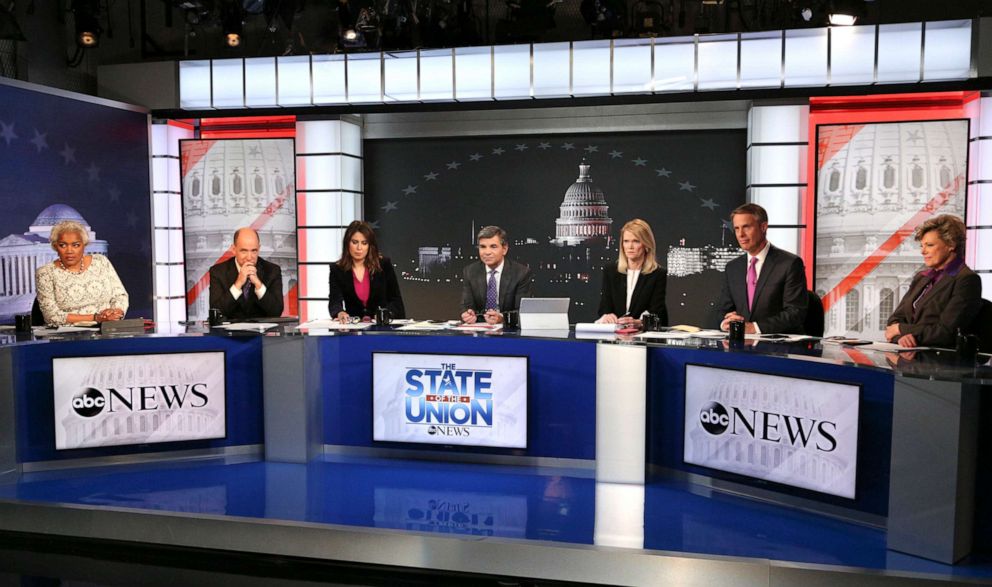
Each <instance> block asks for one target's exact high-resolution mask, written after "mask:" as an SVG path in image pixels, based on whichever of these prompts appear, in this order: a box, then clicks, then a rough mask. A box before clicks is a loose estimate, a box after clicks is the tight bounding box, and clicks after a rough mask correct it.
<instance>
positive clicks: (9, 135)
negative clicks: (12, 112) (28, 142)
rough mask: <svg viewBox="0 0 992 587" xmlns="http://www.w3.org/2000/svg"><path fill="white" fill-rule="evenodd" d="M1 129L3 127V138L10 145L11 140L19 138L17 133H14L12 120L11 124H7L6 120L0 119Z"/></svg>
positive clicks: (0, 133) (0, 134) (1, 134)
mask: <svg viewBox="0 0 992 587" xmlns="http://www.w3.org/2000/svg"><path fill="white" fill-rule="evenodd" d="M0 129H2V130H0V137H3V140H4V141H6V142H7V145H8V146H9V145H10V142H11V141H13V140H14V139H16V138H17V135H16V134H15V133H14V123H13V122H11V123H10V124H7V123H6V122H4V121H2V120H0Z"/></svg>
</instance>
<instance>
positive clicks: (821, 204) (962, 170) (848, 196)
mask: <svg viewBox="0 0 992 587" xmlns="http://www.w3.org/2000/svg"><path fill="white" fill-rule="evenodd" d="M829 130H830V131H832V132H830V133H829V134H827V135H826V136H822V135H821V139H820V140H821V145H820V149H821V152H823V151H827V152H829V151H830V150H832V149H831V143H832V142H836V143H838V144H842V145H843V147H841V148H840V149H838V150H837V152H836V154H835V155H833V157H831V158H830V159H829V160H828V161H826V162H825V164H824V165H823V166H822V167H821V168H820V169H819V172H818V174H819V175H818V178H817V186H818V187H817V231H816V279H815V289H816V293H817V295H819V296H820V297H823V296H825V295H826V294H827V293H828V292H830V291H831V289H832V288H834V287H836V286H837V284H838V283H839V282H840V281H841V280H842V279H844V278H845V277H846V276H848V275H850V274H851V272H852V271H854V270H855V268H856V267H858V266H859V265H860V264H861V263H862V262H863V261H865V259H867V258H869V257H870V256H871V255H872V254H874V253H875V252H876V251H877V250H878V248H879V246H880V245H881V244H882V243H883V242H885V240H886V239H887V238H889V236H890V235H892V234H893V233H895V232H896V230H897V229H898V228H899V227H901V226H902V225H903V224H904V223H905V222H906V221H907V220H909V219H910V218H912V217H913V216H914V215H915V214H917V213H918V212H920V211H924V212H926V213H927V215H928V216H929V215H936V214H954V215H956V216H959V217H961V218H963V217H964V203H965V197H964V194H965V187H966V182H965V180H964V178H965V174H966V171H967V152H966V149H967V140H968V136H967V133H968V123H967V121H961V120H947V121H931V122H906V123H889V124H874V125H867V126H865V127H864V128H861V129H854V127H840V128H837V129H829ZM855 130H857V132H855ZM821 133H822V131H821ZM922 266H923V261H922V259H921V257H920V249H919V245H918V243H917V242H916V241H915V240H914V238H913V235H912V234H908V235H906V237H905V239H904V240H903V241H902V242H901V243H900V244H899V245H898V246H897V247H896V248H895V249H894V250H893V251H891V252H890V253H889V254H888V256H886V257H885V259H884V261H882V262H881V263H880V264H879V265H878V267H876V268H875V269H874V270H873V271H872V272H871V273H869V274H868V275H866V276H865V277H864V278H863V279H862V280H861V281H860V282H859V283H858V284H857V286H856V287H854V288H853V289H852V290H851V291H850V292H848V294H847V295H846V296H844V297H842V298H840V299H838V300H835V301H834V302H833V304H832V306H831V307H830V309H829V310H828V311H827V313H826V324H825V331H826V334H827V335H828V336H829V335H844V336H854V337H858V338H873V339H881V338H882V336H883V333H884V331H885V322H886V320H887V319H888V317H889V316H890V315H891V314H892V311H893V310H894V309H895V306H896V304H897V303H899V300H901V299H902V297H903V296H904V295H905V294H906V291H907V290H908V289H909V284H910V281H911V279H912V277H913V274H914V273H916V271H918V270H919V269H921V268H922Z"/></svg>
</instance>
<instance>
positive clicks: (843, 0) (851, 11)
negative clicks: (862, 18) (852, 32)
mask: <svg viewBox="0 0 992 587" xmlns="http://www.w3.org/2000/svg"><path fill="white" fill-rule="evenodd" d="M863 4H864V2H863V1H862V0H833V1H832V2H831V3H830V13H829V15H828V16H827V18H828V20H829V21H830V24H831V25H833V26H853V25H854V23H856V22H858V16H859V15H860V14H861V10H862V8H863Z"/></svg>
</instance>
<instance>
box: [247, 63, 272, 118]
mask: <svg viewBox="0 0 992 587" xmlns="http://www.w3.org/2000/svg"><path fill="white" fill-rule="evenodd" d="M245 105H246V106H253V107H255V108H265V107H270V106H275V105H276V59H275V57H256V58H253V59H245Z"/></svg>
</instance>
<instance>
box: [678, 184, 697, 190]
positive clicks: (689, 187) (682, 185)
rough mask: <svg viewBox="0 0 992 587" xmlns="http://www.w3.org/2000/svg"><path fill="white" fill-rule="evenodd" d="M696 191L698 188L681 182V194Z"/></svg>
mask: <svg viewBox="0 0 992 587" xmlns="http://www.w3.org/2000/svg"><path fill="white" fill-rule="evenodd" d="M694 189H696V186H694V185H692V184H691V183H689V182H688V181H680V182H679V191H680V192H691V191H692V190H694Z"/></svg>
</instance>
